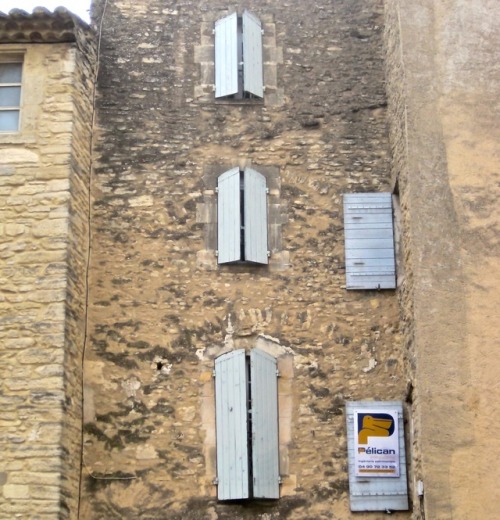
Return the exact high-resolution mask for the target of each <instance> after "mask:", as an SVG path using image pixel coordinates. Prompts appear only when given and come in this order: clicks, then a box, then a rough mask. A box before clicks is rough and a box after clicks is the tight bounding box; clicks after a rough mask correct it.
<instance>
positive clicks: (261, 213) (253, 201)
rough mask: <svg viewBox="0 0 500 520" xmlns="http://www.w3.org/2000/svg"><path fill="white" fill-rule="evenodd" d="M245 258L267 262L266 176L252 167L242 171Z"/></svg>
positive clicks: (262, 262)
mask: <svg viewBox="0 0 500 520" xmlns="http://www.w3.org/2000/svg"><path fill="white" fill-rule="evenodd" d="M243 185H244V194H245V195H244V200H245V203H244V219H245V223H244V226H245V260H246V261H248V262H256V263H258V264H267V263H268V257H267V187H266V178H265V177H264V176H263V175H262V174H261V173H259V172H257V171H255V170H253V169H252V168H245V173H244V184H243Z"/></svg>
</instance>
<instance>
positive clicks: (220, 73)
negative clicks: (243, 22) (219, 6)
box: [215, 13, 238, 98]
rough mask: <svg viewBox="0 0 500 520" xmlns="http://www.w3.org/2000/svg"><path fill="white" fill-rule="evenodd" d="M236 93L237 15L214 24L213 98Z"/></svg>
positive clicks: (234, 14)
mask: <svg viewBox="0 0 500 520" xmlns="http://www.w3.org/2000/svg"><path fill="white" fill-rule="evenodd" d="M237 92H238V15H237V14H236V13H233V14H230V15H229V16H226V17H225V18H222V19H220V20H217V21H216V22H215V97H216V98H218V97H224V96H230V95H232V94H236V93H237Z"/></svg>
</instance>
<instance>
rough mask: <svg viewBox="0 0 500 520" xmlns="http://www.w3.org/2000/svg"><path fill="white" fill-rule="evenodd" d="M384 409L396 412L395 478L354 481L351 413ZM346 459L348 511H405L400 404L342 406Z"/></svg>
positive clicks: (405, 481) (405, 475)
mask: <svg viewBox="0 0 500 520" xmlns="http://www.w3.org/2000/svg"><path fill="white" fill-rule="evenodd" d="M363 408H365V409H367V410H370V409H374V408H376V409H382V410H383V409H386V410H390V411H393V410H396V411H397V412H398V433H399V477H397V478H377V477H356V476H355V467H354V466H355V465H354V459H355V456H354V444H355V443H354V430H355V429H354V410H356V409H358V410H359V409H363ZM346 422H347V455H348V463H349V502H350V506H351V511H386V510H394V511H406V510H407V509H408V486H407V471H406V454H405V440H404V421H403V403H402V402H401V401H385V402H376V401H351V402H348V403H346Z"/></svg>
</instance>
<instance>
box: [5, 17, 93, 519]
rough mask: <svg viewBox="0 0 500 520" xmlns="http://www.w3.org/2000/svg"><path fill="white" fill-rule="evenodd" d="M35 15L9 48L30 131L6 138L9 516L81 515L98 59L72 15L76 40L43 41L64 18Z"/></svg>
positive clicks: (13, 24) (11, 23)
mask: <svg viewBox="0 0 500 520" xmlns="http://www.w3.org/2000/svg"><path fill="white" fill-rule="evenodd" d="M25 15H26V13H24V15H22V14H21V15H20V16H12V18H11V19H10V20H8V25H7V26H6V27H7V29H6V28H5V26H4V25H2V30H1V32H2V39H3V40H4V41H5V38H6V37H7V36H11V35H12V38H10V40H9V41H11V42H15V41H16V39H18V40H20V41H19V43H9V44H2V45H0V53H4V52H5V53H13V54H18V55H22V56H23V83H22V92H23V104H22V108H21V117H22V124H21V129H20V132H18V133H12V134H0V222H1V224H0V309H1V318H0V344H1V345H2V347H1V352H0V354H1V357H0V368H1V372H2V381H1V383H0V385H1V386H0V388H1V392H0V403H1V407H2V417H1V429H2V435H1V437H0V452H1V453H2V462H1V465H0V468H1V469H0V471H1V473H0V517H2V518H40V519H42V518H43V519H45V518H47V519H48V518H76V513H77V509H78V485H79V470H80V458H81V457H80V454H81V420H82V419H81V373H82V371H81V365H82V350H83V349H82V347H83V335H84V330H85V305H86V298H85V293H86V276H85V272H86V265H87V255H88V207H89V203H88V172H89V168H90V142H91V140H90V129H91V113H92V103H91V100H92V92H93V79H92V78H93V67H94V65H93V63H94V62H93V58H94V56H93V47H92V40H90V39H88V38H89V33H88V28H87V29H85V28H83V27H79V26H75V25H74V22H73V19H72V18H71V17H69V15H65V14H63V15H61V17H62V19H64V20H65V22H66V25H65V30H66V31H68V23H69V24H70V25H71V26H72V27H73V33H72V34H73V39H74V40H75V39H76V40H77V41H76V42H74V43H69V42H64V43H58V42H57V41H50V40H51V39H54V32H52V33H50V37H49V38H48V39H49V42H47V41H45V40H44V38H45V36H46V31H45V32H44V31H43V30H40V31H39V32H38V33H37V34H38V36H37V38H38V42H37V43H36V44H33V43H31V41H30V36H29V35H28V36H26V37H23V30H24V29H25V28H26V27H28V28H29V30H30V31H31V32H33V31H35V29H36V28H37V24H39V25H41V26H43V27H44V28H46V27H45V26H44V24H45V23H46V22H47V23H48V24H49V25H50V24H51V23H55V22H54V20H56V22H57V23H58V22H59V20H60V18H59V17H57V16H56V17H52V16H51V15H48V14H47V13H45V14H44V13H42V14H41V15H40V16H38V17H37V18H36V19H33V18H30V16H28V17H26V16H25ZM21 18H22V21H23V24H22V25H19V26H18V25H17V24H18V22H19V20H20V19H21ZM26 18H29V20H28V22H29V23H26ZM4 21H5V18H2V20H1V22H2V24H3V22H4ZM19 23H21V22H19ZM76 23H77V25H78V23H79V22H76ZM9 28H10V30H11V33H9V32H8V31H9ZM38 28H40V27H38ZM14 34H15V37H14V36H13V35H14ZM67 34H68V33H67V32H66V38H67ZM41 35H42V36H41ZM40 38H41V39H42V41H39V40H40ZM56 40H57V38H56Z"/></svg>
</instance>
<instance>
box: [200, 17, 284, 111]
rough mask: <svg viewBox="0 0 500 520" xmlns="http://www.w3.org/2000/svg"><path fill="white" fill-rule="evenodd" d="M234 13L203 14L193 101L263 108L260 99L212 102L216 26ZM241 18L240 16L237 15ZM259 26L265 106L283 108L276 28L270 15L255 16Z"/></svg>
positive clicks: (213, 95)
mask: <svg viewBox="0 0 500 520" xmlns="http://www.w3.org/2000/svg"><path fill="white" fill-rule="evenodd" d="M232 12H234V10H230V9H227V10H225V11H221V12H219V13H218V14H217V15H215V16H214V14H213V12H212V13H206V14H205V15H204V17H203V20H202V22H201V24H200V25H201V27H200V45H197V46H195V48H194V61H195V63H197V64H199V66H200V76H199V82H198V85H196V86H195V87H194V98H195V100H197V101H198V102H200V103H217V104H232V105H241V104H262V101H261V100H259V99H257V100H256V99H239V100H227V99H219V100H216V99H215V92H214V85H215V38H214V26H215V25H214V24H215V22H216V21H217V20H218V19H220V18H222V17H224V16H226V15H228V14H231V13H232ZM238 14H241V13H238ZM256 14H257V15H258V17H259V19H260V21H261V22H262V28H263V31H264V35H263V54H264V55H263V62H264V71H263V72H264V88H265V91H264V105H266V106H275V107H277V106H282V105H283V104H284V102H285V97H284V90H283V88H279V87H278V65H280V64H282V63H283V47H278V46H277V45H276V24H275V22H274V16H273V15H272V14H269V13H267V14H261V13H256Z"/></svg>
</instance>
